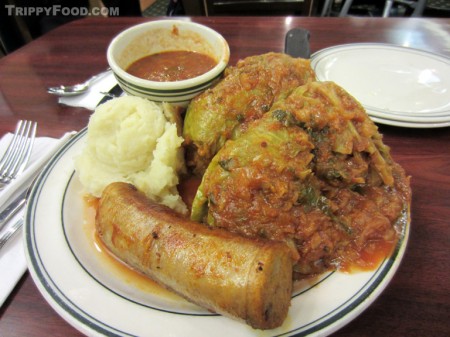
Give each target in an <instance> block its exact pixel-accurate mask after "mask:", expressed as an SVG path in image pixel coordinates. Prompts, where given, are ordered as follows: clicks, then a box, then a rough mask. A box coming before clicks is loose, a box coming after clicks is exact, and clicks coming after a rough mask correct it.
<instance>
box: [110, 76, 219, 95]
mask: <svg viewBox="0 0 450 337" xmlns="http://www.w3.org/2000/svg"><path fill="white" fill-rule="evenodd" d="M114 76H115V77H116V79H117V81H118V82H119V83H120V84H121V85H123V86H125V87H127V88H130V90H133V91H136V92H140V93H143V94H144V93H145V94H147V93H148V94H151V95H154V96H161V97H162V96H178V95H179V94H184V95H188V94H190V93H196V92H199V91H201V90H204V89H205V88H206V87H209V86H210V85H211V83H212V82H214V81H216V80H217V79H219V78H220V77H221V76H222V73H220V74H218V75H217V76H216V77H214V78H212V79H211V80H209V81H207V82H203V83H202V84H199V85H196V86H193V87H189V88H185V89H172V90H170V89H165V90H155V89H148V88H144V87H142V86H139V85H135V84H132V83H130V82H127V81H125V80H123V79H122V78H121V77H119V76H117V75H116V74H114Z"/></svg>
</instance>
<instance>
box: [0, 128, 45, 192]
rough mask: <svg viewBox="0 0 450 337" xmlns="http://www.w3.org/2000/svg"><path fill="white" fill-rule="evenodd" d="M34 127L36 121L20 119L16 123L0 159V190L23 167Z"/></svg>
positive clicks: (34, 134) (26, 159)
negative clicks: (12, 134)
mask: <svg viewBox="0 0 450 337" xmlns="http://www.w3.org/2000/svg"><path fill="white" fill-rule="evenodd" d="M36 128H37V123H36V122H32V121H22V120H20V121H19V122H18V123H17V127H16V131H15V133H14V136H13V138H12V140H11V142H10V143H9V146H8V148H7V150H6V152H5V154H4V155H3V158H2V159H1V160H0V190H2V189H3V188H4V187H5V186H6V185H8V184H9V183H10V182H11V181H13V180H14V179H16V178H17V176H18V175H19V174H21V173H22V172H23V170H24V169H25V166H26V165H27V163H28V160H29V159H30V155H31V151H32V149H33V144H34V139H35V137H36Z"/></svg>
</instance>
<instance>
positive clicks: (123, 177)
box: [75, 96, 187, 214]
mask: <svg viewBox="0 0 450 337" xmlns="http://www.w3.org/2000/svg"><path fill="white" fill-rule="evenodd" d="M174 109H175V108H173V107H172V106H171V105H169V104H159V103H155V102H152V101H149V100H146V99H143V98H140V97H133V96H123V97H119V98H115V99H113V100H110V101H108V102H106V103H104V104H102V105H100V106H99V107H98V108H97V109H96V110H95V112H94V114H93V115H92V116H91V118H90V120H89V124H88V132H87V139H86V144H85V146H84V149H83V151H82V153H81V154H80V155H79V156H78V157H77V158H75V168H76V171H77V173H78V176H79V179H80V181H81V183H82V185H83V187H84V188H85V189H86V191H87V192H88V193H90V194H92V195H93V196H95V197H100V196H101V194H102V192H103V189H104V188H105V187H106V186H107V185H109V184H110V183H112V182H119V181H120V182H127V183H131V184H133V185H135V186H136V187H137V188H138V189H139V190H141V191H142V192H144V193H145V194H146V195H147V196H148V197H149V198H150V199H152V200H154V201H156V202H158V203H161V204H164V205H166V206H168V207H170V208H172V209H174V210H176V211H177V212H180V213H183V214H184V213H186V212H187V208H186V205H185V204H184V202H183V201H182V199H181V197H180V195H179V194H178V191H177V184H178V182H179V177H178V176H179V174H180V173H182V172H183V171H184V170H185V168H184V167H185V166H184V156H183V148H182V143H183V138H182V137H181V136H180V132H181V126H180V125H177V121H180V120H181V119H180V118H179V117H177V111H175V110H174Z"/></svg>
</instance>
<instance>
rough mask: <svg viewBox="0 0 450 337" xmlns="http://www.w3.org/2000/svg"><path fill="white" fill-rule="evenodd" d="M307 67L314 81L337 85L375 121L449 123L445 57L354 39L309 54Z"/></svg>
mask: <svg viewBox="0 0 450 337" xmlns="http://www.w3.org/2000/svg"><path fill="white" fill-rule="evenodd" d="M311 66H312V67H313V69H314V71H315V72H316V75H317V79H318V80H320V81H333V82H336V83H337V84H338V85H340V86H342V87H343V88H344V89H345V90H347V91H348V92H349V93H350V94H351V95H353V96H354V97H355V98H356V99H357V100H358V101H360V102H361V104H362V105H363V106H364V108H365V109H366V110H367V113H368V114H369V115H370V116H374V117H377V120H379V121H384V120H394V121H399V122H405V124H410V123H414V124H421V126H420V127H427V126H428V127H440V126H442V124H445V123H449V122H450V58H448V57H445V56H443V55H437V54H433V53H429V52H426V51H422V50H418V49H413V48H407V47H400V46H395V45H388V44H379V43H357V44H347V45H338V46H334V47H330V48H326V49H323V50H320V51H318V52H316V53H314V54H313V55H312V56H311ZM399 124H402V123H399ZM427 124H429V125H427ZM434 125H437V126H434ZM444 126H445V125H444ZM416 127H417V125H416Z"/></svg>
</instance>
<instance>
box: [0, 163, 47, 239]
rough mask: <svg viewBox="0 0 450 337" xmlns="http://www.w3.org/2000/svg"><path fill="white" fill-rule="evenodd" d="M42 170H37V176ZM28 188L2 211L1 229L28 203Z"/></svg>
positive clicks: (0, 215)
mask: <svg viewBox="0 0 450 337" xmlns="http://www.w3.org/2000/svg"><path fill="white" fill-rule="evenodd" d="M39 172H40V171H38V172H36V176H37V174H38V173H39ZM27 192H28V188H27V189H25V190H24V191H22V192H21V193H19V194H18V195H17V197H15V198H14V199H13V200H12V201H10V202H9V204H7V205H6V207H4V209H3V211H1V213H0V230H1V229H2V228H3V227H4V226H5V225H6V224H7V223H8V222H9V220H11V219H12V218H13V216H14V215H16V214H17V213H18V212H19V211H20V210H21V209H22V208H23V207H24V206H25V203H26V201H27V200H26V195H27Z"/></svg>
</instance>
